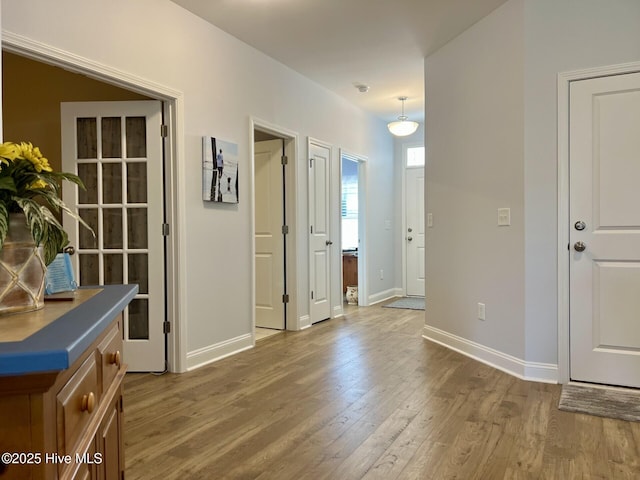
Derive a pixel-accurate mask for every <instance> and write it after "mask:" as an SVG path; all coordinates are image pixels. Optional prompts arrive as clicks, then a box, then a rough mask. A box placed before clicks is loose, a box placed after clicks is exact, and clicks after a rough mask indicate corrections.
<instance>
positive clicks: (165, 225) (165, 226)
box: [162, 223, 169, 237]
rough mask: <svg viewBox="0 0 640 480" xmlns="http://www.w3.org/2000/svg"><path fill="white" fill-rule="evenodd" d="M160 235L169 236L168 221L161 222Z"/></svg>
mask: <svg viewBox="0 0 640 480" xmlns="http://www.w3.org/2000/svg"><path fill="white" fill-rule="evenodd" d="M162 236H163V237H168V236H169V224H168V223H163V224H162Z"/></svg>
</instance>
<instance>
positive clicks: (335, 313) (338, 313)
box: [331, 305, 344, 318]
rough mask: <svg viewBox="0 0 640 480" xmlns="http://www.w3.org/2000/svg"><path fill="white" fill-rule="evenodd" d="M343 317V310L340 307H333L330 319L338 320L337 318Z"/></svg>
mask: <svg viewBox="0 0 640 480" xmlns="http://www.w3.org/2000/svg"><path fill="white" fill-rule="evenodd" d="M343 315H344V310H343V309H342V305H335V306H334V307H333V315H331V318H338V317H342V316H343Z"/></svg>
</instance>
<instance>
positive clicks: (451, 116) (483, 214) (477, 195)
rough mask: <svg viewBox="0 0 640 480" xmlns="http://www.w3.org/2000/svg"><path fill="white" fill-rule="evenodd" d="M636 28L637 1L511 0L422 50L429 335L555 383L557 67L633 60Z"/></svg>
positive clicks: (639, 53)
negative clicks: (481, 309) (481, 317)
mask: <svg viewBox="0 0 640 480" xmlns="http://www.w3.org/2000/svg"><path fill="white" fill-rule="evenodd" d="M639 24H640V2H638V1H637V0H613V1H607V2H604V1H601V0H510V1H509V2H507V3H506V4H504V5H503V6H502V7H500V8H498V9H497V10H496V11H494V12H493V13H491V14H490V15H488V16H487V17H486V18H484V19H483V20H481V21H480V22H478V23H477V24H475V25H474V26H472V27H471V28H470V29H468V30H467V31H466V32H464V33H462V34H461V35H460V36H458V37H457V38H455V39H454V40H452V41H451V42H449V43H448V44H447V45H445V46H444V47H443V48H442V49H440V50H439V51H437V52H436V53H434V54H433V55H431V56H430V57H428V58H426V59H425V85H426V109H425V111H426V118H427V124H426V132H427V133H426V142H427V144H428V148H427V200H426V204H427V205H426V206H427V211H431V212H433V213H434V228H433V229H431V230H430V231H429V232H428V235H427V298H428V300H429V306H430V308H427V312H426V326H425V332H426V334H427V335H429V334H431V333H433V332H432V331H431V330H430V329H431V327H435V328H437V329H440V330H442V332H440V333H441V335H440V337H439V339H440V340H443V339H444V340H445V343H447V342H448V343H449V344H450V345H451V346H454V347H456V348H460V349H462V350H466V352H467V353H471V354H475V355H477V356H479V357H481V358H483V359H485V360H488V361H492V360H493V361H495V362H496V363H497V364H498V365H499V366H502V367H504V368H506V369H508V370H511V371H513V372H514V373H517V374H521V375H524V376H528V374H527V372H528V371H531V370H527V368H531V369H533V370H534V371H535V370H536V369H537V373H533V374H532V375H530V377H532V378H534V377H535V376H536V374H538V373H541V374H542V376H543V377H545V378H546V379H547V380H553V375H554V374H557V371H556V366H557V362H558V353H557V348H558V342H557V333H558V312H557V305H558V284H557V271H558V270H557V267H558V251H557V249H558V247H557V241H558V232H557V211H558V199H557V168H558V164H557V141H556V137H557V131H558V130H557V128H558V127H557V75H558V73H559V72H565V71H570V70H575V69H583V68H589V67H597V66H604V65H612V64H619V63H625V62H631V61H638V60H639V59H640V29H638V25H639ZM503 206H505V207H507V206H508V207H511V215H512V227H508V228H507V227H500V228H498V227H496V226H495V222H496V208H497V207H503ZM477 302H485V303H486V315H487V320H486V321H484V322H481V321H478V320H477V319H476V303H477ZM494 350H495V351H494ZM502 360H505V363H503V364H500V362H501V361H502Z"/></svg>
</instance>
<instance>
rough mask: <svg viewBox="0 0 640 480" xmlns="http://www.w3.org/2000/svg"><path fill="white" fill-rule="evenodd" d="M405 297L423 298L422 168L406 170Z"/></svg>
mask: <svg viewBox="0 0 640 480" xmlns="http://www.w3.org/2000/svg"><path fill="white" fill-rule="evenodd" d="M405 171H406V183H405V187H406V215H407V218H406V225H407V231H406V234H405V242H406V245H407V268H406V272H407V295H415V296H420V297H424V283H425V257H424V253H425V251H424V233H425V232H424V226H425V225H424V168H407V169H406V170H405Z"/></svg>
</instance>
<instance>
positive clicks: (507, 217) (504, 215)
mask: <svg viewBox="0 0 640 480" xmlns="http://www.w3.org/2000/svg"><path fill="white" fill-rule="evenodd" d="M509 225H511V209H510V208H499V209H498V226H499V227H508V226H509Z"/></svg>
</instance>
